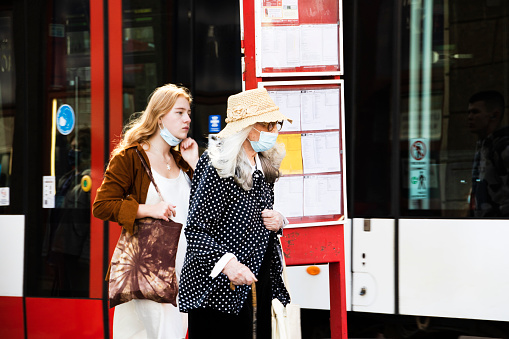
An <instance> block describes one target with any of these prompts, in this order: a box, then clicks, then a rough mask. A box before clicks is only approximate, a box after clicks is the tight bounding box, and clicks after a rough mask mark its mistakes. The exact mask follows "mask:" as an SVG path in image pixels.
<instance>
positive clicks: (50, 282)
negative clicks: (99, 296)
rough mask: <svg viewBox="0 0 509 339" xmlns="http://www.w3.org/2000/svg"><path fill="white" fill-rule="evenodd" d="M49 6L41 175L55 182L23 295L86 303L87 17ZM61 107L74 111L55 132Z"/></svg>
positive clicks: (75, 7) (69, 7)
mask: <svg viewBox="0 0 509 339" xmlns="http://www.w3.org/2000/svg"><path fill="white" fill-rule="evenodd" d="M52 6H53V7H52V8H51V11H50V13H51V17H50V22H49V24H48V25H49V27H48V31H49V32H50V34H49V38H48V40H47V53H48V54H47V55H48V59H49V60H48V68H47V70H46V72H47V74H48V76H49V83H48V92H47V93H48V96H47V99H46V100H47V103H48V104H47V107H48V108H47V113H46V119H47V121H49V122H50V123H48V124H47V125H46V126H47V130H45V132H44V150H45V152H46V154H47V155H45V156H44V159H45V160H46V159H47V160H46V161H47V163H46V164H45V168H46V170H45V171H46V172H45V173H47V174H50V175H51V176H54V177H55V186H56V187H55V190H56V192H55V203H54V205H55V207H54V208H48V209H45V212H46V213H47V219H46V220H45V222H44V229H43V230H42V236H41V237H40V238H39V239H40V240H39V242H40V243H41V244H40V246H41V250H40V252H38V253H37V254H39V256H38V258H37V259H36V258H31V259H30V260H31V261H34V262H35V261H40V265H41V268H40V269H38V270H34V272H29V275H30V276H29V277H28V279H27V281H29V282H30V284H29V286H28V290H29V293H30V295H35V296H56V297H88V295H89V292H88V291H89V270H90V194H91V192H90V190H88V189H87V187H86V186H84V185H83V184H82V181H83V180H85V181H86V178H87V176H90V158H91V157H90V155H91V143H90V139H91V131H90V113H91V112H90V109H91V107H90V106H91V103H90V25H89V17H90V15H89V8H88V2H82V1H78V0H75V1H65V0H58V1H55V2H54V3H53V4H52ZM62 105H68V106H70V107H71V108H72V110H73V111H74V123H73V124H71V126H72V127H70V128H69V131H67V130H65V131H64V130H62V129H60V130H59V129H58V128H57V127H58V126H57V125H58V124H60V126H63V125H62V124H63V123H64V121H61V120H58V119H57V116H56V112H57V110H58V108H60V107H62ZM51 122H52V123H51ZM40 254H42V256H40ZM30 266H32V265H30ZM33 274H37V277H36V278H34V277H32V276H31V275H33Z"/></svg>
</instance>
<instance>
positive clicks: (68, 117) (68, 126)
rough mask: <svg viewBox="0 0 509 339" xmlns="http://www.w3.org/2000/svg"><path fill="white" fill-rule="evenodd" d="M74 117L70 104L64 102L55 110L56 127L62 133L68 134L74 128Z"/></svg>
mask: <svg viewBox="0 0 509 339" xmlns="http://www.w3.org/2000/svg"><path fill="white" fill-rule="evenodd" d="M74 123H75V117H74V110H73V109H72V107H71V106H69V105H67V104H65V105H62V106H60V107H59V108H58V110H57V129H58V131H59V132H60V133H62V134H63V135H68V134H69V133H71V132H72V130H73V129H74Z"/></svg>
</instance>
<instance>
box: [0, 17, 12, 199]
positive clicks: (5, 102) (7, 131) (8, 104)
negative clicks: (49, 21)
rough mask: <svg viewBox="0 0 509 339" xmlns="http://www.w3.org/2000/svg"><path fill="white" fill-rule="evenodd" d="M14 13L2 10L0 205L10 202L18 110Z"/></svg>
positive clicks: (0, 20)
mask: <svg viewBox="0 0 509 339" xmlns="http://www.w3.org/2000/svg"><path fill="white" fill-rule="evenodd" d="M12 30H13V27H12V14H11V12H9V11H0V190H1V191H0V193H2V196H0V205H7V204H9V192H8V191H7V190H8V188H9V187H10V179H11V164H12V148H13V147H12V146H13V136H14V122H15V121H14V117H15V110H16V105H15V102H16V98H15V88H16V78H15V67H14V53H13V35H12V33H13V31H12Z"/></svg>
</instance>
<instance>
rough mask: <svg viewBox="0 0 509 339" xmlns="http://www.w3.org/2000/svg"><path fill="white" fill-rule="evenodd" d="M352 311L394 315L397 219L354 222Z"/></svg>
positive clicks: (358, 220) (354, 220)
mask: <svg viewBox="0 0 509 339" xmlns="http://www.w3.org/2000/svg"><path fill="white" fill-rule="evenodd" d="M352 238H353V239H352V243H353V245H352V246H353V250H352V272H353V274H352V309H353V310H354V311H358V312H370V313H385V314H393V313H394V311H395V310H394V309H395V306H394V305H395V292H394V291H395V289H394V286H395V285H394V251H395V249H394V246H395V245H394V219H358V218H355V219H353V228H352Z"/></svg>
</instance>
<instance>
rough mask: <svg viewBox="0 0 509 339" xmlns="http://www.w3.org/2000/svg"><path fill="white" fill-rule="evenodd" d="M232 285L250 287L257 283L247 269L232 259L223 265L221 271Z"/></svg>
mask: <svg viewBox="0 0 509 339" xmlns="http://www.w3.org/2000/svg"><path fill="white" fill-rule="evenodd" d="M222 272H223V273H224V274H226V276H227V277H228V279H230V281H231V282H232V283H233V284H234V285H251V284H252V283H253V282H255V281H258V279H256V277H255V275H254V274H253V272H251V270H250V269H249V267H247V266H246V265H244V264H241V263H240V262H238V260H237V259H235V258H232V259H230V261H228V263H227V264H226V265H225V267H224V268H223V271H222Z"/></svg>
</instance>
